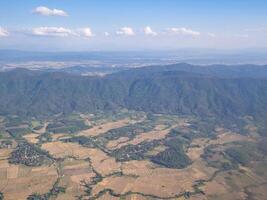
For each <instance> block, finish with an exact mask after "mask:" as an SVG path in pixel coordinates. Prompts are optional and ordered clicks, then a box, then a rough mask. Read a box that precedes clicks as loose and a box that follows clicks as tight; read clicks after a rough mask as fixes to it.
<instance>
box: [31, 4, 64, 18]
mask: <svg viewBox="0 0 267 200" xmlns="http://www.w3.org/2000/svg"><path fill="white" fill-rule="evenodd" d="M33 12H34V13H37V14H39V15H43V16H61V17H67V16H68V14H67V13H66V12H65V11H64V10H59V9H50V8H48V7H45V6H39V7H37V8H35V9H34V10H33Z"/></svg>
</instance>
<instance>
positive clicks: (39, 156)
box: [9, 142, 50, 166]
mask: <svg viewBox="0 0 267 200" xmlns="http://www.w3.org/2000/svg"><path fill="white" fill-rule="evenodd" d="M49 157H50V156H49V154H48V153H47V152H45V151H43V150H41V149H40V148H39V147H37V146H35V145H33V144H29V143H27V142H21V143H20V144H19V145H18V147H17V148H16V150H15V151H13V152H12V153H11V156H10V158H9V162H10V163H12V164H23V165H26V166H41V165H42V164H44V163H50V160H49Z"/></svg>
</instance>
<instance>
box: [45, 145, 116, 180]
mask: <svg viewBox="0 0 267 200" xmlns="http://www.w3.org/2000/svg"><path fill="white" fill-rule="evenodd" d="M42 148H43V149H45V150H47V151H48V152H49V153H50V154H51V155H53V156H54V157H55V158H66V157H74V158H77V159H86V158H90V160H91V162H92V166H93V167H94V168H95V170H96V171H97V172H99V173H100V174H102V175H103V176H105V175H107V174H110V173H113V172H117V171H119V170H120V163H117V162H116V161H115V159H114V158H111V157H109V156H107V155H106V154H105V153H104V152H103V151H101V150H99V149H93V148H86V147H83V146H81V145H79V144H75V143H64V142H59V141H58V142H50V143H45V144H43V145H42Z"/></svg>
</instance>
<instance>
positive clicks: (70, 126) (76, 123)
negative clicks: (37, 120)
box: [47, 118, 89, 133]
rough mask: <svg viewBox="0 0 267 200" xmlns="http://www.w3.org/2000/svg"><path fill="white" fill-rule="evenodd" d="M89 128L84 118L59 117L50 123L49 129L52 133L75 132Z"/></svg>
mask: <svg viewBox="0 0 267 200" xmlns="http://www.w3.org/2000/svg"><path fill="white" fill-rule="evenodd" d="M88 128H89V127H88V126H86V125H85V124H84V121H83V120H77V119H65V118H63V119H61V118H59V119H56V120H55V121H53V122H52V123H49V125H48V126H47V131H48V132H52V133H75V132H78V131H80V130H84V129H88Z"/></svg>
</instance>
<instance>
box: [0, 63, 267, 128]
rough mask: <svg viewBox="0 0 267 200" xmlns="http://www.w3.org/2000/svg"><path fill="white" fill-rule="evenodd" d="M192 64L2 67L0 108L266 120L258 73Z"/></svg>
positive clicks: (265, 83)
mask: <svg viewBox="0 0 267 200" xmlns="http://www.w3.org/2000/svg"><path fill="white" fill-rule="evenodd" d="M249 67H251V66H244V68H249ZM181 69H183V70H181ZM192 69H193V68H192V66H190V65H187V64H180V65H173V66H160V67H146V68H140V69H132V70H126V71H123V72H120V73H115V74H112V75H108V76H106V77H104V78H97V77H82V76H76V75H71V74H64V73H42V72H34V71H27V70H15V71H11V72H4V73H0V85H1V90H0V113H3V114H17V115H20V116H36V117H42V116H51V115H54V114H59V113H63V114H70V113H73V112H97V111H105V110H109V111H114V110H118V109H122V108H127V109H130V110H138V111H144V112H151V113H164V114H187V115H194V116H199V117H201V118H203V117H210V116H213V117H216V118H217V119H218V120H219V119H227V121H229V122H232V119H237V118H239V117H242V116H245V115H250V116H253V117H254V119H255V120H257V121H260V120H261V121H262V124H263V125H264V124H266V123H264V122H266V119H267V107H266V106H265V105H266V104H267V92H266V91H267V80H266V78H258V77H259V75H258V74H257V75H256V74H255V73H252V74H254V75H250V76H247V77H249V78H247V77H246V76H242V75H241V74H243V73H244V72H243V71H246V70H243V71H241V72H240V74H238V73H236V74H235V75H236V76H234V77H233V76H232V75H231V73H229V71H231V69H229V68H228V67H226V66H220V68H216V70H215V71H216V72H214V71H212V70H211V71H212V73H210V71H209V70H208V71H205V70H204V72H205V73H207V74H205V73H203V72H202V71H201V72H202V73H201V74H202V75H200V74H198V73H200V70H199V69H200V68H198V67H197V66H194V70H192ZM184 70H185V71H187V72H185V71H184ZM201 70H202V68H201ZM195 71H197V73H195ZM222 71H224V72H225V73H223V78H222V77H221V72H222ZM264 73H266V72H264ZM14 77H16V78H14ZM18 84H19V86H20V87H17V85H18ZM10 91H12V92H10ZM21 94H23V95H21ZM233 94H234V95H233ZM155 97H156V98H155ZM255 99H257V103H255ZM13 120H14V121H15V120H17V119H13ZM14 125H16V123H14ZM264 126H265V125H264ZM66 127H67V126H66ZM74 127H77V126H76V125H75V126H72V125H71V126H69V127H68V128H67V131H70V132H73V131H76V130H77V129H76V128H74ZM78 127H79V125H78ZM54 131H56V130H54ZM62 131H66V130H62Z"/></svg>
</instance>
